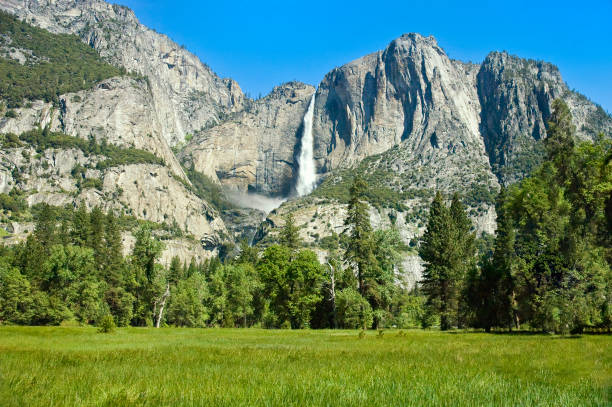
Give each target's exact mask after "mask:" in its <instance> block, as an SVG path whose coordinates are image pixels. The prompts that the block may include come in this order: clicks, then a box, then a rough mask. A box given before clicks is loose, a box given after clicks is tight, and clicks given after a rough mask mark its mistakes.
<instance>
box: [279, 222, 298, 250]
mask: <svg viewBox="0 0 612 407" xmlns="http://www.w3.org/2000/svg"><path fill="white" fill-rule="evenodd" d="M299 230H300V229H299V228H298V227H297V226H295V220H294V218H293V214H292V213H290V214H289V215H287V217H286V218H285V225H284V226H283V228H282V229H281V231H280V234H279V243H280V244H282V245H284V246H287V247H288V248H290V249H291V250H297V249H298V247H300V245H301V240H300V235H299V234H298V232H299Z"/></svg>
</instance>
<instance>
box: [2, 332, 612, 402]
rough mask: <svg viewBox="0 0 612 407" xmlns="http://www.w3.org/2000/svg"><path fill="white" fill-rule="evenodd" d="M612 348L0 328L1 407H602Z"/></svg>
mask: <svg viewBox="0 0 612 407" xmlns="http://www.w3.org/2000/svg"><path fill="white" fill-rule="evenodd" d="M611 345H612V338H611V337H609V336H583V337H581V338H562V337H554V336H540V335H534V336H527V335H516V336H511V335H492V334H490V335H486V334H474V333H469V334H463V333H457V334H452V333H440V332H433V331H432V332H427V331H410V332H408V333H406V334H405V335H399V334H398V333H397V332H393V331H389V332H386V333H385V335H384V336H382V337H378V336H377V335H376V333H374V332H369V333H368V334H367V335H366V336H365V338H363V339H359V338H358V334H357V332H356V331H267V330H256V329H242V330H240V329H235V330H234V329H175V328H167V329H159V330H155V329H139V328H125V329H118V330H117V331H116V332H115V333H113V334H100V333H97V331H96V329H95V328H60V327H57V328H50V327H45V328H38V327H2V328H0V405H2V406H56V405H85V406H93V405H96V406H98V405H102V406H127V405H147V406H157V405H164V406H217V405H220V406H226V405H227V406H229V405H231V406H234V405H243V406H247V405H264V406H272V405H279V406H280V405H282V406H312V405H316V406H325V405H345V406H372V405H375V406H422V405H442V406H483V405H484V406H487V405H491V406H492V405H507V406H534V405H541V406H604V405H611V403H612V399H611V396H612V395H611V389H612V346H611Z"/></svg>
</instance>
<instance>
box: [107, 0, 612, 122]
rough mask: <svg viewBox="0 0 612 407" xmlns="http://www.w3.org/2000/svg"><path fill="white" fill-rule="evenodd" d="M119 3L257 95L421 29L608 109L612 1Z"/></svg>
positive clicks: (314, 80)
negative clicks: (519, 66)
mask: <svg viewBox="0 0 612 407" xmlns="http://www.w3.org/2000/svg"><path fill="white" fill-rule="evenodd" d="M114 2H117V3H119V4H123V5H126V6H128V7H130V8H131V9H133V10H134V11H135V13H136V16H137V17H138V18H139V19H140V21H141V22H142V23H143V24H145V25H147V26H149V27H151V28H154V29H156V30H157V31H159V32H162V33H164V34H167V35H168V36H169V37H170V38H172V39H173V40H174V41H176V42H177V43H179V44H181V45H185V46H186V47H187V49H189V50H190V51H192V52H194V53H195V54H197V55H198V56H199V57H200V59H202V61H204V62H206V63H207V64H208V65H209V66H210V67H211V68H212V69H213V70H214V71H215V72H217V73H218V74H219V75H221V76H223V77H231V78H233V79H235V80H236V81H238V83H239V84H240V86H241V87H242V89H243V91H244V92H248V93H250V95H251V96H252V97H256V96H257V95H258V94H259V93H262V94H264V95H265V94H267V93H268V92H269V91H270V90H271V89H272V87H273V86H275V85H278V84H281V83H283V82H286V81H290V80H299V81H302V82H306V83H310V84H312V85H315V86H316V85H317V84H318V83H319V82H320V80H321V79H322V78H323V76H324V75H325V74H326V73H327V72H329V71H330V70H331V69H332V68H334V67H336V66H340V65H342V64H344V63H346V62H349V61H351V60H353V59H355V58H358V57H360V56H362V55H365V54H368V53H371V52H374V51H377V50H380V49H383V48H384V47H385V46H386V45H387V44H388V43H389V42H390V41H391V40H393V39H394V38H397V37H399V36H400V35H401V34H403V33H407V32H418V33H421V34H423V35H433V36H434V37H436V38H437V40H438V43H439V44H440V45H441V46H442V47H443V48H444V49H445V50H446V52H447V54H448V55H449V56H450V57H451V58H455V59H460V60H463V61H472V62H481V61H482V60H483V59H484V57H485V56H486V55H487V53H488V52H490V51H493V50H498V51H502V50H506V51H508V52H510V53H512V54H516V55H518V56H520V57H524V58H533V59H540V60H545V61H549V62H552V63H554V64H556V65H557V66H559V68H560V70H561V74H562V75H563V77H564V79H565V81H566V82H567V83H568V84H569V86H570V88H575V89H576V90H578V91H580V92H581V93H583V94H585V95H586V96H587V97H589V98H590V99H591V100H593V101H595V102H597V103H599V104H601V105H602V106H603V107H604V109H606V110H607V111H608V112H612V0H599V1H591V0H582V1H577V2H576V1H563V0H560V1H538V0H531V1H508V2H507V1H499V0H498V1H491V2H470V1H435V0H431V1H417V2H410V1H396V2H390V1H376V0H370V1H367V2H366V1H360V0H355V1H350V2H334V1H333V0H327V1H320V0H311V1H303V2H293V1H290V0H287V1H268V2H266V1H257V0H252V1H225V0H216V1H191V0H190V1H180V0H174V1H169V0H114ZM427 3H430V4H427Z"/></svg>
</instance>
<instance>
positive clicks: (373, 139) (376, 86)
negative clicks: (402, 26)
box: [314, 34, 485, 169]
mask: <svg viewBox="0 0 612 407" xmlns="http://www.w3.org/2000/svg"><path fill="white" fill-rule="evenodd" d="M473 83H474V76H473V70H470V69H466V67H465V66H464V65H463V64H457V63H453V62H452V61H451V60H450V59H449V58H448V57H447V56H446V54H445V53H444V51H443V50H442V49H441V48H440V47H438V45H437V43H436V41H435V40H434V39H433V37H427V38H425V37H421V36H420V35H418V34H409V35H404V36H402V37H400V38H398V39H397V40H395V41H393V42H391V44H390V45H389V46H388V47H387V49H385V50H384V51H380V52H377V53H374V54H371V55H368V56H365V57H363V58H360V59H358V60H356V61H353V62H351V63H349V64H347V65H344V66H342V67H340V68H337V69H335V70H333V71H331V72H330V73H329V74H327V75H326V76H325V78H324V79H323V81H322V82H321V85H320V86H319V90H318V92H317V99H316V106H315V118H316V119H315V125H314V133H315V137H316V138H317V145H316V147H317V148H316V151H317V157H320V159H322V160H321V164H322V167H323V168H324V169H333V168H336V167H338V166H341V165H346V164H347V163H353V162H356V161H358V160H359V159H361V158H364V157H366V156H369V155H372V154H378V153H382V152H384V151H386V150H388V149H389V148H391V147H393V146H395V145H397V144H400V143H402V144H403V145H404V146H405V148H409V149H411V150H412V151H413V152H414V153H416V154H422V155H423V156H424V157H425V156H433V155H434V151H436V150H437V151H436V153H435V155H440V153H442V154H446V151H448V148H449V147H450V148H451V151H450V153H453V151H452V148H453V147H454V148H455V151H454V153H457V149H466V147H465V145H469V144H473V145H474V148H477V147H481V146H483V144H482V140H481V139H480V137H479V136H480V134H479V112H480V103H479V102H478V97H477V93H476V89H475V88H474V86H473ZM475 152H476V154H475V156H474V159H476V160H482V159H483V158H485V157H484V154H483V153H484V149H483V150H482V151H475Z"/></svg>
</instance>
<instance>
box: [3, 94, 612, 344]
mask: <svg viewBox="0 0 612 407" xmlns="http://www.w3.org/2000/svg"><path fill="white" fill-rule="evenodd" d="M574 131H575V130H574V128H573V125H572V122H571V115H570V113H569V109H568V108H567V106H566V105H565V104H564V103H563V102H561V101H555V103H554V111H553V114H552V117H551V122H550V124H549V131H548V138H547V139H546V140H545V147H546V160H545V162H544V164H543V165H541V166H540V167H539V168H538V169H537V170H536V171H535V172H534V173H533V174H532V175H531V176H530V177H528V178H526V179H524V180H523V181H521V182H520V183H518V184H515V185H511V186H509V187H508V188H503V189H502V190H501V191H500V193H499V195H498V196H497V201H496V209H497V225H498V229H497V232H496V235H495V238H494V239H490V241H489V244H487V242H486V241H482V240H480V239H477V237H476V235H475V232H474V231H473V229H474V228H473V225H472V223H471V220H470V218H469V217H468V215H467V213H466V209H465V207H464V204H463V203H462V200H461V197H460V196H459V195H457V194H455V195H454V196H452V197H447V198H450V199H446V198H445V197H444V196H443V195H442V194H441V193H440V192H437V193H435V194H434V195H435V196H434V197H433V201H432V203H431V206H430V210H429V217H428V223H427V229H426V232H425V234H424V235H423V236H422V238H421V240H420V241H419V242H418V244H417V247H416V249H418V252H419V255H420V256H421V258H422V259H423V260H424V262H425V270H424V273H423V278H422V281H421V282H420V283H419V284H418V285H417V287H416V288H414V289H411V290H408V289H406V288H405V287H403V285H401V284H398V281H399V279H400V276H401V259H402V257H403V255H404V253H405V252H406V251H407V250H408V248H407V247H406V246H405V245H404V244H403V243H402V242H401V239H400V234H399V231H398V230H397V229H389V230H376V231H375V230H373V229H372V226H371V224H370V220H369V205H370V204H372V203H369V202H368V197H369V196H370V195H371V194H370V192H369V189H370V187H369V185H368V183H367V182H366V181H365V180H364V179H362V178H360V177H355V178H354V179H353V181H352V185H351V187H350V190H349V196H348V197H347V202H348V211H347V216H346V219H345V225H346V230H345V232H344V233H343V234H341V235H333V236H330V237H326V238H324V239H322V248H324V249H325V250H326V251H327V252H328V254H329V256H328V258H327V260H326V261H325V264H321V263H320V262H319V260H318V257H317V255H316V254H315V252H314V251H312V250H309V249H304V248H303V247H304V245H303V244H302V242H301V241H300V238H299V233H298V232H299V227H298V226H296V224H295V222H294V220H293V218H292V217H291V216H289V217H288V218H287V219H286V222H285V226H284V227H283V229H282V231H281V232H280V233H279V235H278V237H277V241H276V243H275V244H272V245H270V246H268V247H249V245H248V244H246V242H243V243H242V244H241V246H240V250H238V251H236V253H237V254H236V255H228V253H230V252H229V251H226V252H224V253H223V255H222V256H221V257H216V258H213V259H211V260H208V261H206V262H204V263H202V264H196V263H195V262H191V263H190V264H182V263H181V262H180V261H179V260H178V258H175V259H173V260H172V262H171V264H170V266H169V267H167V268H166V267H163V266H161V265H160V264H158V262H157V260H158V258H159V256H160V254H161V251H162V248H163V243H162V242H160V241H159V239H156V238H155V237H154V234H153V233H152V231H151V229H150V227H149V226H148V225H147V224H146V223H140V224H138V226H137V227H135V228H134V231H133V233H134V235H135V237H136V243H135V245H134V247H133V248H132V250H131V252H130V253H129V254H127V255H124V253H123V248H122V243H121V241H122V240H121V227H120V226H119V224H120V219H121V218H117V217H116V216H115V215H114V214H113V213H112V212H109V213H107V214H104V213H102V211H100V209H98V208H94V209H93V210H92V211H91V212H88V211H86V210H85V208H84V207H83V206H81V207H79V208H78V209H76V210H71V211H70V210H66V209H64V210H59V209H58V208H54V207H52V206H48V205H42V206H40V208H39V209H38V210H37V211H36V227H35V230H34V232H33V233H32V234H31V235H30V236H29V237H28V239H27V241H25V242H24V243H22V244H19V245H16V246H13V247H4V248H2V256H1V258H0V323H7V324H11V323H12V324H34V325H43V324H45V325H46V324H54V325H56V324H70V323H82V324H99V323H100V322H101V321H103V320H109V319H110V320H111V321H112V323H113V324H117V325H119V326H126V325H133V326H163V325H172V326H191V327H206V326H224V327H235V326H237V327H250V326H261V327H267V328H308V327H310V328H359V329H367V328H384V327H392V326H395V327H400V328H408V327H432V326H439V327H440V328H441V329H443V330H446V329H453V328H481V329H485V330H486V331H490V330H492V329H498V330H499V329H501V330H512V329H532V330H538V331H546V332H559V333H569V332H579V331H583V330H585V329H587V330H594V329H605V330H610V328H612V272H611V265H612V168H611V167H612V164H611V161H612V143H611V141H610V139H608V138H604V137H600V138H599V139H598V140H596V141H595V142H594V143H592V142H580V143H577V142H576V141H575V137H574ZM48 136H49V134H46V135H42V134H41V135H38V134H33V135H31V136H24V137H30V138H32V140H30V139H28V142H34V141H35V140H37V137H38V138H41V139H46V137H48ZM33 140H34V141H33ZM13 141H14V142H20V141H23V137H22V138H18V139H17V140H13ZM45 143H46V142H45ZM34 144H41V143H40V142H34ZM43 144H44V143H43ZM83 148H86V146H84V147H83ZM200 184H201V185H200V186H196V188H199V189H202V190H208V189H209V188H210V186H209V185H208V181H206V180H203V181H202V182H201V183H200ZM7 199H8V196H7ZM7 202H8V201H7ZM8 204H10V202H8V203H6V205H8ZM217 204H218V205H222V204H223V202H221V201H220V202H218V203H217Z"/></svg>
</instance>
